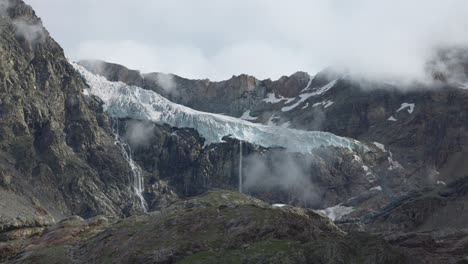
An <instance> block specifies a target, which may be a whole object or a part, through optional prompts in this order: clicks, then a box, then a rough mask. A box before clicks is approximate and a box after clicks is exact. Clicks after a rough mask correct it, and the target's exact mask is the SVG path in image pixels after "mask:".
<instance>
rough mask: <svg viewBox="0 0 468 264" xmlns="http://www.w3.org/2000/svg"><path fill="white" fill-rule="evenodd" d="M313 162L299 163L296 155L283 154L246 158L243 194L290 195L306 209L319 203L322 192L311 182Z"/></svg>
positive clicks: (303, 161) (282, 152)
mask: <svg viewBox="0 0 468 264" xmlns="http://www.w3.org/2000/svg"><path fill="white" fill-rule="evenodd" d="M312 162H313V160H311V159H304V160H302V162H300V161H299V160H298V159H297V158H295V156H294V154H291V153H287V152H284V151H281V152H274V153H271V155H268V156H263V155H261V154H256V153H255V154H251V155H249V156H248V157H245V158H244V169H243V174H244V177H245V179H244V186H243V187H244V190H246V191H247V192H249V191H273V190H281V191H284V192H287V193H290V194H291V195H292V196H294V198H295V199H297V200H298V201H300V203H301V204H303V205H304V206H307V205H312V204H316V203H317V202H318V201H319V199H320V198H319V190H318V189H317V187H316V186H315V185H314V184H313V183H312V181H311V173H312V171H311V165H312Z"/></svg>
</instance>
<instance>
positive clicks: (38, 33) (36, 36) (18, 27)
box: [12, 18, 46, 44]
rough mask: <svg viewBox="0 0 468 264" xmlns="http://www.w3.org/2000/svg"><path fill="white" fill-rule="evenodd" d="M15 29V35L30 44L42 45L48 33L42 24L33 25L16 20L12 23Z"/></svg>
mask: <svg viewBox="0 0 468 264" xmlns="http://www.w3.org/2000/svg"><path fill="white" fill-rule="evenodd" d="M12 23H13V25H14V27H15V33H16V35H17V36H19V37H23V38H24V39H26V40H27V41H28V42H29V43H32V44H34V43H42V42H44V41H45V39H46V33H45V31H44V28H43V27H42V24H40V23H39V22H36V23H31V22H27V21H25V20H23V19H21V18H20V19H15V20H13V21H12Z"/></svg>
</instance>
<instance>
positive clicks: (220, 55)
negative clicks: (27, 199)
mask: <svg viewBox="0 0 468 264" xmlns="http://www.w3.org/2000/svg"><path fill="white" fill-rule="evenodd" d="M25 1H26V2H27V3H28V4H30V5H32V6H33V8H34V9H35V10H36V12H37V13H38V15H39V16H40V17H41V18H42V20H43V22H44V24H45V26H46V27H47V28H48V30H49V31H50V33H51V35H52V36H53V37H54V38H55V39H56V40H57V41H58V42H59V43H60V44H61V45H62V46H63V47H64V49H65V52H66V54H67V56H68V57H69V58H71V59H72V60H78V59H102V60H106V61H111V62H116V63H121V64H124V65H126V66H128V67H130V68H134V69H139V70H142V71H143V72H152V71H158V72H168V73H175V74H178V75H181V76H184V77H189V78H210V79H213V80H220V79H227V78H230V77H231V76H232V75H234V74H236V75H237V74H240V73H247V74H250V75H254V76H256V77H258V78H273V79H276V78H278V77H280V76H282V75H290V74H292V73H294V72H296V71H299V70H302V71H307V72H309V73H311V74H314V73H316V72H317V71H320V70H321V69H323V68H324V67H327V66H331V65H339V66H345V67H349V68H351V69H352V70H354V71H356V72H359V73H363V74H369V75H371V76H386V77H387V76H391V77H394V76H395V77H400V76H402V77H411V78H413V77H418V76H421V74H422V71H423V65H424V62H425V61H426V60H427V58H428V57H429V56H430V54H431V52H432V51H433V49H434V48H435V47H437V46H443V45H465V44H467V43H468V16H467V15H466V14H467V10H468V1H467V0H392V1H390V0H388V1H380V0H352V1H351V0H307V1H306V0H288V1H273V0H165V1H163V0H132V1H123V0H79V1H78V0H25Z"/></svg>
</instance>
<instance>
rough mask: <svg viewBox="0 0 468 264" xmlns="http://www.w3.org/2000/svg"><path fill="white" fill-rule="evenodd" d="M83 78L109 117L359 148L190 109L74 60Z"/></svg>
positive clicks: (303, 148) (303, 145) (298, 146)
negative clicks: (97, 73)
mask: <svg viewBox="0 0 468 264" xmlns="http://www.w3.org/2000/svg"><path fill="white" fill-rule="evenodd" d="M73 66H74V67H75V69H76V70H77V71H78V72H79V73H80V74H81V75H82V76H83V77H84V78H85V80H86V81H87V83H88V85H89V86H90V89H89V91H86V92H87V93H90V94H92V95H95V96H97V97H99V98H100V99H101V100H102V101H103V102H104V109H105V111H107V112H108V114H109V115H110V116H111V117H115V118H131V119H137V120H149V121H153V122H156V123H160V124H168V125H170V126H173V127H188V128H194V129H196V130H197V131H198V132H199V133H200V135H201V136H203V137H204V138H205V140H206V144H210V143H216V142H221V141H222V138H223V137H224V136H226V135H231V136H233V137H235V138H238V139H240V140H242V141H246V142H250V143H253V144H257V145H260V146H264V147H275V146H277V147H284V148H286V149H287V150H288V151H291V152H302V153H312V151H313V150H314V149H316V148H318V147H320V146H337V147H344V148H351V149H353V150H356V151H362V150H364V149H365V147H364V146H363V145H362V144H361V143H360V142H358V141H356V140H352V139H348V138H343V137H339V136H336V135H334V134H331V133H328V132H321V131H303V130H296V129H290V128H286V127H276V126H266V125H261V124H255V123H251V122H248V121H244V120H242V119H239V118H234V117H230V116H225V115H220V114H212V113H206V112H201V111H196V110H193V109H191V108H189V107H186V106H183V105H179V104H176V103H173V102H171V101H169V100H168V99H166V98H164V97H163V96H161V95H159V94H157V93H155V92H153V91H150V90H145V89H143V88H140V87H137V86H129V85H126V84H124V83H122V82H110V81H108V80H107V79H105V78H104V77H102V76H99V75H95V74H93V73H91V72H89V71H88V70H86V69H85V68H84V67H82V66H80V65H78V64H75V63H73Z"/></svg>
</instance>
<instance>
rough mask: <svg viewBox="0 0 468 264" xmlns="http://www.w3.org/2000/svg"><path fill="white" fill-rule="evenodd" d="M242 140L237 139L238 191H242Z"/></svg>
mask: <svg viewBox="0 0 468 264" xmlns="http://www.w3.org/2000/svg"><path fill="white" fill-rule="evenodd" d="M242 184H243V183H242V141H240V140H239V192H240V193H242Z"/></svg>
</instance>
